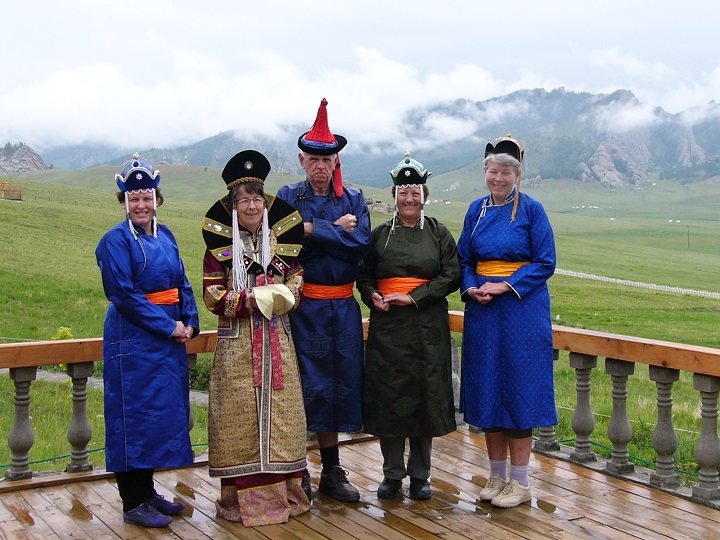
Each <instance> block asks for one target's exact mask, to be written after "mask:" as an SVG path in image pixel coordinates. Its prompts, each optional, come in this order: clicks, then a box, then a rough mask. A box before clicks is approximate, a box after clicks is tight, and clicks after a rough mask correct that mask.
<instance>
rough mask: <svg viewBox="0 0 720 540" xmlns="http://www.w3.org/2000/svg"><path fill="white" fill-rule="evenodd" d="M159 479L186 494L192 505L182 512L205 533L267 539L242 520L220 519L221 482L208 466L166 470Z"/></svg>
mask: <svg viewBox="0 0 720 540" xmlns="http://www.w3.org/2000/svg"><path fill="white" fill-rule="evenodd" d="M155 479H156V482H157V483H159V484H161V485H162V486H164V487H165V488H167V489H169V490H170V491H172V492H173V493H177V494H178V495H183V497H182V502H184V503H187V504H189V505H190V506H191V508H188V509H186V510H185V511H183V512H182V513H181V514H180V515H181V516H182V517H183V519H187V520H189V521H192V522H193V524H194V525H195V526H196V527H197V528H198V529H199V530H201V531H203V533H205V534H207V535H208V536H210V537H212V538H250V539H258V540H266V539H267V538H268V536H266V535H265V534H263V533H262V532H261V529H262V528H260V529H253V528H249V527H245V526H244V525H243V524H242V523H234V522H232V521H227V520H225V519H222V518H218V517H217V515H216V510H215V500H216V499H217V498H218V497H219V496H220V485H219V484H220V481H219V480H214V481H213V480H211V479H210V478H209V477H208V476H207V469H202V468H188V469H177V470H173V471H165V472H162V473H160V474H156V475H155Z"/></svg>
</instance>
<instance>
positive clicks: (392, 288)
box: [377, 277, 430, 296]
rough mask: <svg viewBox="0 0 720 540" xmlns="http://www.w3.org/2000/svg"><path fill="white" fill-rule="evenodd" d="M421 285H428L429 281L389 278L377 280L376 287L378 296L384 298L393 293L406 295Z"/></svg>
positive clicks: (410, 278) (412, 278) (411, 278)
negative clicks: (380, 295)
mask: <svg viewBox="0 0 720 540" xmlns="http://www.w3.org/2000/svg"><path fill="white" fill-rule="evenodd" d="M423 283H430V280H429V279H420V278H414V277H391V278H385V279H378V282H377V286H378V290H379V291H380V294H382V295H383V296H385V295H386V294H390V293H394V292H398V293H401V294H407V293H409V292H410V291H412V290H413V289H414V288H416V287H419V286H420V285H422V284H423Z"/></svg>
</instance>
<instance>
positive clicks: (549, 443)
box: [533, 349, 560, 452]
mask: <svg viewBox="0 0 720 540" xmlns="http://www.w3.org/2000/svg"><path fill="white" fill-rule="evenodd" d="M559 358H560V351H559V350H557V349H553V361H555V362H557V361H558V359H559ZM556 402H557V401H556ZM555 408H556V409H557V405H556V406H555ZM533 450H534V451H535V452H557V451H559V450H560V443H559V442H557V439H556V438H555V426H541V427H539V428H538V438H537V440H536V441H535V444H534V445H533Z"/></svg>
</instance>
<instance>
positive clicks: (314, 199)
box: [277, 180, 371, 433]
mask: <svg viewBox="0 0 720 540" xmlns="http://www.w3.org/2000/svg"><path fill="white" fill-rule="evenodd" d="M330 191H331V193H330V195H327V196H316V195H314V194H313V191H312V189H311V188H310V185H309V183H308V182H307V180H304V181H302V182H298V183H296V184H291V185H287V186H283V187H282V188H280V190H279V191H278V192H277V197H278V198H280V199H282V200H284V201H286V202H288V203H290V204H291V205H292V206H293V207H294V208H296V209H297V210H298V211H299V212H300V215H301V216H302V219H303V222H312V223H313V227H314V228H313V234H312V236H310V237H308V238H305V240H304V241H303V247H302V251H301V252H300V264H301V265H302V267H303V270H304V278H305V283H312V284H315V285H346V284H348V283H354V282H355V280H356V279H357V276H358V264H359V262H360V261H361V260H362V258H363V257H364V256H365V254H366V253H367V251H368V249H369V247H370V239H371V235H370V212H369V210H368V207H367V204H365V197H364V195H363V193H362V191H361V190H359V189H356V188H352V187H348V186H343V191H344V193H343V196H342V197H340V198H337V197H335V195H334V193H333V190H332V188H331V189H330ZM345 214H353V215H355V216H356V217H357V228H356V229H355V230H353V231H345V230H344V229H343V228H342V227H341V226H339V225H334V222H335V221H336V220H337V219H338V218H340V217H341V216H344V215H345ZM290 326H291V328H292V335H293V340H294V342H295V350H296V352H297V355H298V361H299V364H300V377H301V380H302V387H303V399H304V401H305V414H306V416H307V422H308V430H310V431H320V432H335V431H338V432H345V433H352V432H355V431H358V430H359V429H360V428H361V427H362V424H363V421H362V395H363V356H364V354H363V334H362V317H361V314H360V306H359V305H358V303H357V300H355V298H354V297H350V298H332V299H314V298H306V297H303V300H302V302H301V303H300V307H298V308H297V309H296V310H294V311H292V312H290Z"/></svg>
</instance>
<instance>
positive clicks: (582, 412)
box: [570, 352, 597, 463]
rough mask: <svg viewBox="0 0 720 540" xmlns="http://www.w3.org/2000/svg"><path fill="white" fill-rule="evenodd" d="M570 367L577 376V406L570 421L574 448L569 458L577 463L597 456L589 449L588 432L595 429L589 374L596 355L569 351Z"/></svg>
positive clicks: (588, 460)
mask: <svg viewBox="0 0 720 540" xmlns="http://www.w3.org/2000/svg"><path fill="white" fill-rule="evenodd" d="M570 367H571V368H573V369H575V374H576V377H577V381H576V383H575V392H576V394H577V407H576V408H575V412H574V413H573V416H572V422H571V426H572V429H573V431H574V432H575V450H574V451H573V452H572V453H571V454H570V460H571V461H575V462H577V463H588V462H591V461H597V456H596V455H595V453H594V452H593V451H592V450H591V449H590V434H591V433H592V432H593V429H595V417H594V416H593V413H592V407H590V387H591V385H592V384H591V381H590V374H591V373H592V370H593V369H594V368H596V367H597V356H595V355H592V354H581V353H575V352H571V353H570Z"/></svg>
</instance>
